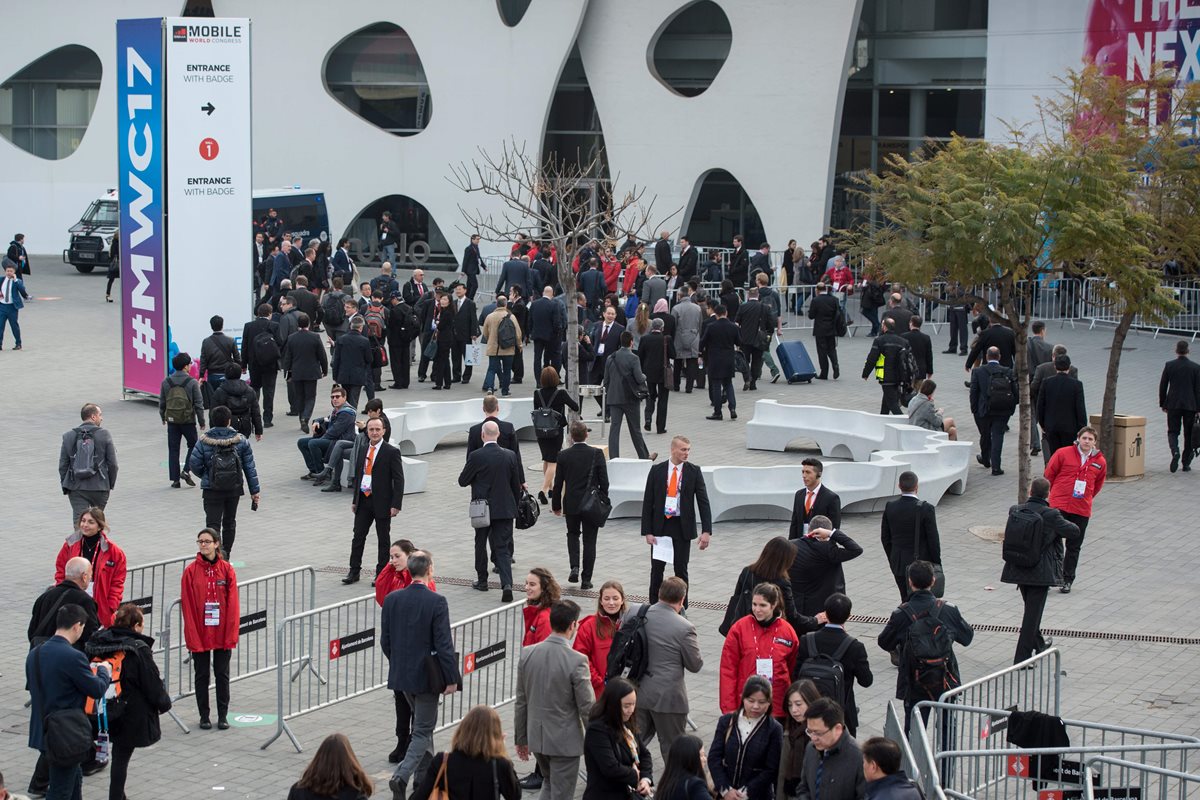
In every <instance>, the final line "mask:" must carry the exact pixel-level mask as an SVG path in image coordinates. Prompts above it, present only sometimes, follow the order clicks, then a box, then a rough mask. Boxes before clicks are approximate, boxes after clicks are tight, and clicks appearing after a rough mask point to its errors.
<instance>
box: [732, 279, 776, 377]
mask: <svg viewBox="0 0 1200 800" xmlns="http://www.w3.org/2000/svg"><path fill="white" fill-rule="evenodd" d="M737 325H738V344H739V345H740V346H741V348H742V352H743V353H745V354H746V361H748V362H749V363H750V378H749V380H747V381H746V382H744V383H743V384H742V390H743V391H747V390H748V391H751V392H753V391H755V390H756V389H758V379H759V378H760V377H762V368H763V353H765V352H766V351H767V347H769V346H770V343H771V332H772V331H773V330H775V312H774V311H772V310H771V307H770V306H769V305H767V304H766V303H763V302H760V301H759V299H758V289H757V287H756V288H753V289H751V290H750V291H748V292H746V302H744V303H742V304H741V305H740V306H739V307H738V313H737ZM764 342H766V345H765V346H764V344H763V343H764Z"/></svg>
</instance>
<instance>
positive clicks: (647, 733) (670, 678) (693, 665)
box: [625, 576, 704, 774]
mask: <svg viewBox="0 0 1200 800" xmlns="http://www.w3.org/2000/svg"><path fill="white" fill-rule="evenodd" d="M686 596H687V583H685V582H684V580H683V579H682V578H677V577H674V576H672V577H670V578H667V579H666V580H665V581H663V582H662V587H661V588H660V589H659V590H658V602H657V603H655V604H654V605H652V606H650V609H649V610H648V611H647V612H646V642H647V648H646V649H647V654H646V658H647V664H646V674H645V675H644V676H643V677H642V679H641V681H639V682H638V688H637V700H638V702H637V724H638V731H639V732H640V733H641V736H642V741H644V742H646V743H647V744H648V743H649V742H650V739H651V738H653V737H654V734H656V733H657V734H658V747H659V751H660V752H661V753H662V763H663V769H666V763H667V753H668V752H669V751H670V750H671V745H672V744H673V743H674V741H675V740H676V739H678V738H679V737H680V736H682V735H683V732H684V727H685V726H686V725H687V719H688V696H687V686H686V685H685V684H684V682H683V671H684V670H685V669H686V670H687V671H688V672H699V671H700V668H701V667H703V666H704V658H703V657H701V655H700V641H699V639H698V638H697V637H696V626H695V625H693V624H692V623H691V622H688V620H687V618H686V617H684V616H682V615H681V614H680V613H679V612H681V611H682V610H683V599H684V598H685V597H686ZM637 612H638V609H633V610H631V611H630V612H629V613H628V614H627V615H626V616H625V623H628V622H629V621H630V620H632V619H633V618H634V617H635V616H637ZM659 774H661V773H659Z"/></svg>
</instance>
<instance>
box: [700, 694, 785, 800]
mask: <svg viewBox="0 0 1200 800" xmlns="http://www.w3.org/2000/svg"><path fill="white" fill-rule="evenodd" d="M782 747H783V728H782V727H781V726H780V724H779V723H778V722H776V721H775V720H773V719H772V718H771V684H770V682H768V681H767V679H766V678H764V677H762V676H761V675H751V676H750V677H749V678H747V679H746V683H745V685H744V686H743V687H742V701H741V704H740V705H739V706H738V708H737V710H736V711H733V712H731V713H729V714H725V715H723V716H722V717H721V718H720V719H719V720H717V731H716V733H715V734H714V735H713V740H712V745H711V746H710V747H709V752H710V753H711V754H712V758H711V760H710V761H709V765H708V766H709V769H710V770H711V771H712V779H713V784H714V785H715V786H716V788H717V797H719V798H720V799H721V800H772V798H773V797H774V796H775V779H776V777H777V775H778V773H779V752H780V750H781V749H782ZM743 790H744V791H745V794H744V795H743V794H742V791H743Z"/></svg>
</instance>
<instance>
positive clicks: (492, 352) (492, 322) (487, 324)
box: [483, 307, 524, 356]
mask: <svg viewBox="0 0 1200 800" xmlns="http://www.w3.org/2000/svg"><path fill="white" fill-rule="evenodd" d="M505 316H512V312H510V311H509V310H508V308H507V307H506V308H497V309H496V310H495V311H493V312H492V313H490V314H488V315H487V319H485V320H484V321H483V340H484V341H485V342H487V351H486V352H487V354H488V355H489V356H511V355H516V352H517V350H519V349H521V339H522V338H524V335H523V334H522V333H521V323H519V322H517V318H516V317H513V326H514V327H516V329H517V346H516V347H501V346H500V343H499V342H498V341H497V337H496V332H497V330H498V329H499V327H500V320H502V319H504V317H505Z"/></svg>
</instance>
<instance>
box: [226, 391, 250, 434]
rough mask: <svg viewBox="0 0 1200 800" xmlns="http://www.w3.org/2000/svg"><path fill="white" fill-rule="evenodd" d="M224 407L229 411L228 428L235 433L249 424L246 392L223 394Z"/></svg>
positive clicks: (248, 404) (248, 406)
mask: <svg viewBox="0 0 1200 800" xmlns="http://www.w3.org/2000/svg"><path fill="white" fill-rule="evenodd" d="M223 394H224V395H225V407H226V408H228V409H229V416H230V418H231V419H230V423H229V427H231V428H233V429H234V430H236V431H239V432H240V431H241V430H242V429H243V428H244V427H246V425H247V424H248V423H249V422H250V400H249V395H248V393H246V392H243V393H242V394H234V393H233V392H224V393H223Z"/></svg>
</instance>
